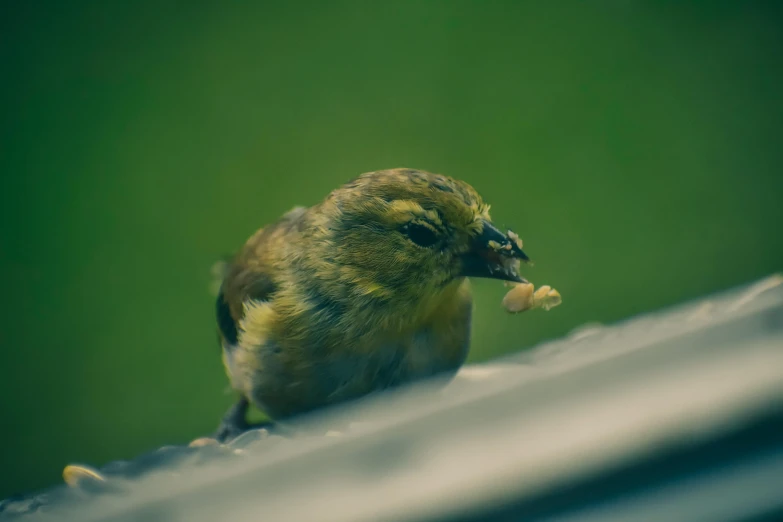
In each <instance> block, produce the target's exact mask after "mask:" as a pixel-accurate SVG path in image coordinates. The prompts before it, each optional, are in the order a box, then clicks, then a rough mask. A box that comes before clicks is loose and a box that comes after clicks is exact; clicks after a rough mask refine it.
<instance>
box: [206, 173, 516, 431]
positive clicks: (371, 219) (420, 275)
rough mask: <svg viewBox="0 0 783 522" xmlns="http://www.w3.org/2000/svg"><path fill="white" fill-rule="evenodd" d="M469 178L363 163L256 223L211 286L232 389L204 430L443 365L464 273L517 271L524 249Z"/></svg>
mask: <svg viewBox="0 0 783 522" xmlns="http://www.w3.org/2000/svg"><path fill="white" fill-rule="evenodd" d="M489 209H490V206H489V205H488V204H486V203H485V202H484V200H483V199H482V197H481V196H480V195H479V194H478V192H477V191H476V190H475V189H474V188H473V187H472V186H471V185H469V184H468V183H466V182H464V181H460V180H457V179H454V178H451V177H449V176H446V175H442V174H434V173H431V172H428V171H425V170H417V169H410V168H397V169H387V170H378V171H373V172H366V173H364V174H361V175H359V176H357V177H355V178H353V179H352V180H350V181H348V182H347V183H345V184H343V185H342V186H340V187H339V188H337V189H335V190H333V191H332V192H331V193H330V194H329V195H328V196H327V197H326V198H325V199H323V200H322V201H321V202H319V203H317V204H316V205H314V206H311V207H309V208H305V207H295V208H293V209H292V210H290V211H289V212H287V213H286V214H284V215H283V216H282V217H281V218H280V219H278V220H277V221H276V222H274V223H272V224H270V225H268V226H265V227H263V228H261V229H259V230H258V231H256V232H255V233H254V234H253V235H252V236H251V237H250V238H249V239H248V240H247V241H246V242H245V244H244V246H242V248H241V249H240V250H239V251H238V252H237V253H236V254H235V255H234V256H233V257H232V258H231V259H230V260H229V261H228V262H227V263H225V265H224V268H223V271H222V274H221V276H222V277H221V281H220V285H219V290H218V295H217V299H216V319H217V329H218V337H219V343H220V345H221V349H222V360H223V365H224V367H225V370H226V374H227V376H228V379H229V381H230V384H231V387H232V388H233V389H234V390H235V391H236V392H237V394H238V399H237V401H236V402H235V403H234V404H233V405H232V406H231V408H229V410H228V411H227V412H226V413H225V415H224V416H223V418H222V420H221V423H220V426H219V428H218V430H217V432H216V434H215V438H217V439H218V440H221V441H223V440H228V439H231V438H233V437H236V436H238V435H239V434H241V433H242V432H244V431H245V430H246V429H248V426H249V424H248V422H247V413H248V409H249V407H250V405H253V406H255V407H257V408H258V409H259V410H261V411H262V412H264V413H265V414H266V415H267V416H268V417H269V418H270V419H271V420H272V421H282V420H285V419H291V418H294V417H297V416H299V415H302V414H305V413H308V412H312V411H315V410H318V409H321V408H324V407H327V406H330V405H334V404H339V403H345V402H348V401H352V400H356V399H359V398H361V397H364V396H366V395H368V394H372V393H374V392H379V391H382V390H386V389H390V388H395V387H398V386H400V385H403V384H406V383H410V382H414V381H418V380H421V379H425V378H428V377H433V376H445V377H446V378H447V379H448V378H450V377H453V376H454V375H455V374H456V372H457V370H458V369H459V368H460V367H461V366H462V365H463V363H464V362H465V360H466V358H467V355H468V351H469V347H470V335H471V321H472V311H473V300H472V295H471V289H470V278H474V277H479V278H491V279H497V280H502V281H508V282H513V283H527V281H526V280H525V279H524V278H523V277H522V276H520V274H519V266H520V262H529V261H530V259H529V258H528V256H527V255H526V254H525V252H523V251H522V248H521V247H522V243H521V241H520V240H519V239H518V236H516V234H514V233H513V232H511V231H507V232H505V233H504V232H502V231H501V230H500V229H498V228H497V227H496V226H495V225H494V224H493V223H492V219H491V217H490V214H489Z"/></svg>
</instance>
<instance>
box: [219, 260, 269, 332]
mask: <svg viewBox="0 0 783 522" xmlns="http://www.w3.org/2000/svg"><path fill="white" fill-rule="evenodd" d="M235 268H236V266H235ZM275 291H277V286H276V285H275V284H274V282H273V281H272V280H271V279H269V278H268V277H266V276H265V275H263V274H260V273H258V272H252V271H250V270H242V269H239V271H229V273H228V276H227V278H226V279H225V280H224V281H223V285H222V286H221V289H220V292H219V293H218V296H217V300H216V301H215V315H216V318H217V324H218V328H219V329H220V333H221V335H222V336H223V338H224V339H225V340H226V342H227V343H228V344H229V345H235V344H237V342H238V341H239V328H238V327H237V321H238V320H239V319H240V318H241V315H242V307H243V303H244V302H245V301H246V300H248V299H253V300H254V301H269V300H271V299H272V296H273V295H274V293H275ZM232 305H233V308H232Z"/></svg>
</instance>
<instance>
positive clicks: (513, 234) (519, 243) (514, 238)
mask: <svg viewBox="0 0 783 522" xmlns="http://www.w3.org/2000/svg"><path fill="white" fill-rule="evenodd" d="M506 235H507V236H508V238H509V239H510V240H511V241H513V242H514V243H515V244H516V245H517V247H519V249H520V250H522V238H520V237H519V236H518V235H517V234H516V232H514V231H513V230H509V231H508V233H507V234H506Z"/></svg>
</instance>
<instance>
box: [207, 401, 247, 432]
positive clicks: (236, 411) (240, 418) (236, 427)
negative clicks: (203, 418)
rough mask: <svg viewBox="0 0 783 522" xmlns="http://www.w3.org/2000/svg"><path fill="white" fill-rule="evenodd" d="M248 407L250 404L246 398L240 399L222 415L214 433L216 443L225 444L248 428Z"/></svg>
mask: <svg viewBox="0 0 783 522" xmlns="http://www.w3.org/2000/svg"><path fill="white" fill-rule="evenodd" d="M249 406H250V403H249V402H248V400H247V398H245V397H240V398H239V400H238V401H237V402H236V403H234V405H232V406H231V407H230V408H229V409H228V411H227V412H226V414H225V415H223V419H222V420H221V421H220V426H219V427H218V429H217V432H215V439H216V440H217V441H218V442H227V441H229V440H231V439H233V438H235V437H236V436H237V435H240V434H241V433H242V432H243V431H245V430H247V429H248V428H249V426H248V423H247V418H246V416H247V409H248V407H249Z"/></svg>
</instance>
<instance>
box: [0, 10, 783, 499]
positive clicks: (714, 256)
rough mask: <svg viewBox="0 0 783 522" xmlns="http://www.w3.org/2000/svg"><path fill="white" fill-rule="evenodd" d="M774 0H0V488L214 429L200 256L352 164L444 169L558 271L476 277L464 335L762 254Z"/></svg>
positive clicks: (777, 38) (538, 319) (502, 329)
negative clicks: (534, 291) (539, 288)
mask: <svg viewBox="0 0 783 522" xmlns="http://www.w3.org/2000/svg"><path fill="white" fill-rule="evenodd" d="M251 4H252V5H251ZM781 5H783V3H775V2H767V3H759V2H706V1H705V2H695V1H694V2H619V1H604V2H592V3H588V2H579V3H564V2H538V3H527V2H512V1H507V2H499V1H486V2H484V1H475V2H460V1H415V2H414V1H402V2H356V3H340V2H328V3H327V2H322V3H307V4H302V3H299V4H297V3H284V2H279V3H271V2H255V3H223V4H222V5H218V4H217V3H215V4H214V5H210V4H208V3H205V2H201V3H198V2H197V3H191V4H188V3H180V4H179V5H177V4H175V3H166V2H152V1H146V0H145V1H137V2H104V3H98V2H95V3H94V4H80V3H79V2H55V1H51V2H49V3H43V2H17V3H15V4H14V5H11V3H10V2H4V3H3V7H2V12H0V24H2V27H0V58H1V59H2V78H3V79H2V82H0V90H2V100H3V104H4V106H5V107H4V109H3V111H2V126H1V127H0V132H1V133H2V134H1V136H2V141H1V142H0V168H1V169H2V182H1V183H2V186H1V187H0V204H1V206H0V212H2V237H1V238H0V239H1V241H2V260H1V261H0V269H1V270H2V273H3V275H4V281H5V283H4V287H5V288H4V291H3V298H2V306H3V310H2V315H1V316H0V317H1V319H0V320H1V321H2V325H0V342H1V343H2V344H1V350H2V351H1V352H0V414H1V415H2V420H3V429H2V440H1V441H0V462H1V463H2V464H3V473H0V498H2V497H4V496H7V495H8V494H11V493H12V492H16V491H24V490H28V489H30V488H38V487H42V486H45V485H48V484H51V483H56V482H58V481H59V480H60V472H61V470H62V467H63V466H64V465H65V464H67V463H69V462H74V461H77V462H86V463H90V464H93V465H100V464H103V463H105V462H107V461H109V460H112V459H119V458H132V457H133V456H134V455H137V454H138V453H140V452H143V451H146V450H150V449H152V448H154V447H157V446H160V445H162V444H169V443H183V442H186V441H188V440H189V439H192V438H194V437H197V436H200V435H203V434H206V433H208V432H210V431H211V430H212V429H214V428H215V426H216V424H217V422H218V418H219V417H220V416H221V415H222V413H223V411H224V410H225V408H226V407H227V406H228V405H229V403H230V402H231V401H232V396H231V395H230V394H228V393H226V385H227V383H226V379H225V377H224V374H223V370H222V367H221V363H220V358H219V349H218V347H217V344H216V334H215V326H214V321H213V316H212V314H213V299H212V297H211V296H210V294H209V290H208V287H209V281H210V266H211V265H212V263H213V262H214V261H215V260H216V259H217V258H218V257H219V256H221V255H223V254H225V253H229V252H231V251H233V250H234V249H236V248H237V247H239V246H240V245H241V243H242V242H243V241H244V240H245V239H246V238H247V237H248V236H249V235H250V234H251V233H252V232H253V231H254V230H255V229H256V228H257V227H259V226H261V225H263V224H265V223H267V222H269V221H271V220H273V219H274V218H276V217H277V216H278V215H280V214H281V213H282V212H284V211H286V210H288V209H289V208H290V207H292V206H294V205H298V204H312V203H315V202H316V201H318V200H319V199H320V198H322V197H323V196H324V195H325V194H326V193H327V192H328V191H330V190H331V189H333V188H335V187H336V186H338V185H339V184H341V183H342V182H344V181H347V180H348V179H350V178H352V177H353V176H355V175H357V174H359V173H361V172H365V171H369V170H377V169H381V168H390V167H398V166H406V167H416V168H421V169H427V170H432V171H436V172H441V173H445V174H449V175H452V176H455V177H458V178H462V179H465V180H466V181H468V182H470V183H472V184H473V185H474V186H475V187H476V188H477V189H478V190H479V191H480V192H481V193H482V194H483V195H484V197H485V199H486V200H487V201H489V202H490V203H491V204H492V206H493V217H494V218H495V220H496V221H498V222H500V223H502V224H506V225H508V226H512V227H514V229H515V230H518V231H519V233H520V234H521V236H522V237H523V239H524V241H525V247H526V250H527V251H528V252H529V254H530V255H531V256H532V257H533V258H534V259H535V260H536V262H537V263H536V266H535V267H534V268H531V269H529V270H528V271H527V272H526V275H527V276H528V277H529V278H530V279H531V280H532V281H533V282H535V283H551V284H553V285H554V286H556V287H557V288H558V289H559V290H560V292H561V293H562V294H563V296H564V304H563V305H562V307H560V308H558V309H556V310H554V311H552V312H549V313H544V312H540V311H537V312H533V313H529V314H522V315H519V316H510V315H507V314H506V313H504V312H503V310H502V308H501V306H500V300H501V298H502V296H503V294H504V292H505V289H504V288H503V287H502V285H500V284H499V283H497V282H488V281H478V282H476V284H475V288H476V294H477V295H476V313H475V333H474V338H473V341H474V342H473V349H472V354H471V360H472V361H482V360H486V359H489V358H492V357H495V356H498V355H500V354H502V353H504V352H508V351H512V350H520V349H523V348H527V347H530V346H532V345H534V344H536V343H538V342H540V341H542V340H544V339H548V338H553V337H557V336H561V335H564V334H566V333H567V332H568V331H570V330H571V329H572V328H574V327H576V326H578V325H580V324H582V323H585V322H588V321H601V322H611V321H616V320H619V319H622V318H625V317H628V316H631V315H633V314H637V313H640V312H644V311H647V310H654V309H657V308H660V307H663V306H666V305H671V304H674V303H678V302H681V301H683V300H685V299H690V298H694V297H697V296H701V295H703V294H705V293H709V292H713V291H717V290H720V289H724V288H727V287H731V286H733V285H736V284H739V283H743V282H748V281H751V280H754V279H756V278H759V277H761V276H764V275H766V274H769V273H770V272H773V271H776V270H780V269H781V268H783V241H781V232H780V228H781V225H783V205H781V197H782V196H783V170H782V167H783V152H782V150H783V149H782V148H781V136H782V135H783V134H782V133H783V94H782V93H783V86H782V85H783V84H782V82H781V80H783V63H782V62H783V60H782V59H781V50H782V49H783V45H782V44H783V26H781V21H783V17H781V14H782V13H783V10H782V9H781Z"/></svg>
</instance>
